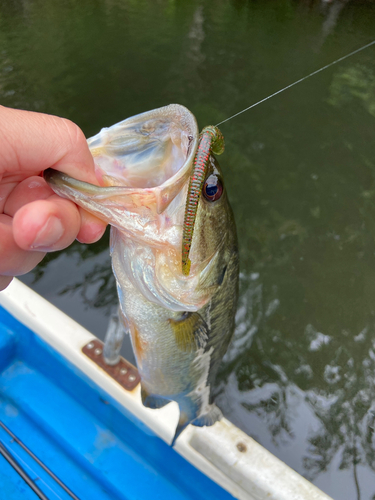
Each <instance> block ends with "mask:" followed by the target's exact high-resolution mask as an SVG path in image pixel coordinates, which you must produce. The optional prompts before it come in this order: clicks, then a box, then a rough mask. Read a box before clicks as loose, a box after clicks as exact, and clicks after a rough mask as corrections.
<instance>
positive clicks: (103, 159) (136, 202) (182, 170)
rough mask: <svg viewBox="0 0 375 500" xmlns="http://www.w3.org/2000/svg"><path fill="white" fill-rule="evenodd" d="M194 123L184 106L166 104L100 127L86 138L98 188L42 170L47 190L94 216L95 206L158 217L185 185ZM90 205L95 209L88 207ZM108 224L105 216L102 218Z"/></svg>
mask: <svg viewBox="0 0 375 500" xmlns="http://www.w3.org/2000/svg"><path fill="white" fill-rule="evenodd" d="M198 135H199V133H198V125H197V122H196V120H195V117H194V115H193V114H192V113H191V112H190V111H189V110H188V109H187V108H185V107H184V106H181V105H179V104H170V105H169V106H164V107H162V108H158V109H155V110H152V111H148V112H145V113H141V114H139V115H136V116H133V117H131V118H128V119H126V120H123V121H122V122H120V123H117V124H116V125H113V126H112V127H109V128H104V129H102V130H101V131H100V132H99V133H98V134H97V135H95V136H94V137H91V138H90V139H88V140H87V143H88V146H89V149H90V151H91V154H92V155H93V157H94V163H95V173H96V176H97V179H98V181H99V184H100V186H95V185H93V184H88V183H86V182H82V181H78V180H77V179H75V178H73V177H70V176H68V175H66V174H64V173H62V172H58V171H56V170H53V169H48V170H46V171H45V173H44V178H45V179H46V181H47V183H48V184H49V185H50V186H51V187H52V189H53V190H54V191H55V192H56V193H57V194H59V195H60V196H63V197H65V198H68V199H71V200H72V201H74V202H75V203H77V204H78V205H80V206H82V207H83V208H85V209H86V210H88V211H91V212H93V213H94V214H95V215H97V216H98V217H100V213H99V212H100V210H99V211H98V205H102V206H103V205H106V206H107V207H109V205H116V206H122V208H125V209H126V210H129V211H134V210H135V211H137V209H139V208H140V207H141V206H147V208H149V209H150V210H151V211H155V212H156V213H157V214H160V213H162V212H163V211H164V210H165V209H166V208H167V207H168V205H169V204H170V203H171V202H172V200H173V199H174V198H175V197H176V195H177V194H178V193H179V192H180V191H181V189H182V188H183V186H184V185H185V184H186V183H187V181H188V179H189V176H190V174H191V170H192V164H193V160H194V155H195V152H196V149H197V146H198ZM94 205H95V206H94ZM102 218H103V219H104V220H106V221H107V222H111V220H110V217H107V216H105V217H104V216H103V217H102Z"/></svg>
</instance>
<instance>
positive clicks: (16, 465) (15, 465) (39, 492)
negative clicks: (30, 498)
mask: <svg viewBox="0 0 375 500" xmlns="http://www.w3.org/2000/svg"><path fill="white" fill-rule="evenodd" d="M0 455H2V456H3V457H4V458H5V460H6V461H7V462H8V463H9V465H11V466H12V467H13V469H14V470H15V471H16V472H17V473H18V474H19V475H20V476H21V477H22V479H23V480H24V481H25V483H26V484H27V485H28V486H30V488H31V489H32V490H33V492H34V493H35V494H36V495H37V496H38V497H39V498H40V500H48V497H46V495H45V494H44V493H43V491H42V490H41V489H40V488H39V486H37V485H36V484H35V483H34V481H33V480H32V478H31V477H30V476H29V474H28V473H27V472H26V471H25V469H24V468H23V467H21V465H20V464H19V463H18V462H17V460H16V459H15V458H14V457H13V455H12V454H11V453H10V451H9V450H7V449H6V448H5V446H4V445H3V443H2V442H1V441H0Z"/></svg>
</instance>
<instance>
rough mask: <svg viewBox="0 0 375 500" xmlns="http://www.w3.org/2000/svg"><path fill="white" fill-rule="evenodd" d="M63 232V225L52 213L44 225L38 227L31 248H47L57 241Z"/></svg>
mask: <svg viewBox="0 0 375 500" xmlns="http://www.w3.org/2000/svg"><path fill="white" fill-rule="evenodd" d="M63 234H64V227H63V225H62V222H61V220H60V219H58V218H57V217H55V216H54V215H52V216H51V217H49V219H48V220H47V222H46V223H45V224H44V226H43V227H42V228H41V229H39V231H38V233H37V235H36V238H35V240H34V242H33V244H32V245H31V248H32V249H34V250H42V249H43V250H46V249H49V248H50V247H51V246H53V245H54V244H55V243H57V242H58V241H59V239H60V238H61V236H62V235H63Z"/></svg>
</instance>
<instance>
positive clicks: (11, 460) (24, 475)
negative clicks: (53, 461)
mask: <svg viewBox="0 0 375 500" xmlns="http://www.w3.org/2000/svg"><path fill="white" fill-rule="evenodd" d="M0 427H2V428H3V429H4V430H5V431H6V432H7V433H8V434H9V436H10V437H11V438H12V439H13V440H14V441H15V442H16V443H17V444H18V445H19V446H21V448H23V449H24V450H25V451H26V453H28V454H29V455H30V457H31V458H33V459H34V461H35V462H36V463H37V464H38V465H40V467H42V469H44V470H45V471H46V472H47V474H48V475H49V476H50V477H52V479H54V480H55V481H56V483H57V484H58V485H59V486H60V487H61V488H62V489H63V490H64V491H65V492H66V493H67V494H68V495H69V496H70V497H71V498H73V500H79V498H78V497H77V496H76V495H75V494H74V493H73V492H72V491H71V490H70V489H69V488H68V486H66V484H64V483H63V482H62V481H61V479H59V478H58V477H57V476H56V474H54V473H53V472H52V471H51V469H49V468H48V467H47V466H46V465H45V464H44V463H43V462H42V461H41V460H40V459H39V458H38V457H37V456H36V455H34V453H33V452H32V451H31V450H30V449H29V448H28V447H27V446H26V445H25V444H24V443H23V442H22V441H21V440H20V439H19V438H18V437H17V436H16V435H15V434H13V432H12V431H11V430H10V429H9V428H8V427H7V426H6V425H5V424H4V423H3V422H2V421H1V420H0ZM0 454H1V455H3V457H4V458H5V459H6V460H7V461H8V463H9V464H10V465H11V466H12V467H13V468H14V469H15V470H16V471H17V472H18V474H19V475H20V476H21V477H22V479H23V480H24V481H25V482H26V483H27V484H28V485H29V486H30V488H32V489H33V491H34V492H35V493H36V494H37V495H38V496H39V498H41V499H42V500H45V499H46V500H48V498H47V497H46V496H45V495H44V493H43V492H42V491H41V490H40V488H38V487H37V486H36V484H35V483H34V481H33V480H32V479H31V477H30V476H29V475H28V474H27V472H26V471H25V470H24V469H23V468H22V467H21V465H20V464H19V463H18V462H17V461H16V460H15V459H14V457H13V456H12V455H11V453H10V451H9V450H8V449H7V448H6V447H5V445H4V443H3V442H2V441H1V440H0ZM30 482H31V483H32V484H30ZM34 486H35V487H36V489H37V490H38V492H37V491H36V490H35V489H34Z"/></svg>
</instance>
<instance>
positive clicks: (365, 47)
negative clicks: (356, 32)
mask: <svg viewBox="0 0 375 500" xmlns="http://www.w3.org/2000/svg"><path fill="white" fill-rule="evenodd" d="M374 44H375V40H373V41H372V42H370V43H368V44H367V45H364V46H363V47H361V48H360V49H357V50H354V51H353V52H350V54H346V56H343V57H340V58H339V59H336V61H333V62H331V63H329V64H326V66H323V67H322V68H320V69H317V70H316V71H313V72H312V73H310V74H309V75H307V76H304V77H303V78H300V79H299V80H297V81H296V82H294V83H291V84H290V85H287V86H286V87H284V88H283V89H280V90H278V91H277V92H275V93H274V94H271V95H269V96H268V97H265V98H264V99H261V100H260V101H258V102H256V103H254V104H252V105H251V106H249V107H248V108H245V109H243V110H242V111H239V112H238V113H236V114H235V115H232V116H230V117H229V118H227V119H226V120H223V121H222V122H220V123H217V124H216V127H217V126H219V125H221V124H222V123H225V122H228V121H229V120H231V119H232V118H235V117H236V116H238V115H241V114H242V113H245V111H249V109H251V108H255V106H258V104H261V103H262V102H264V101H268V99H271V97H274V96H275V95H277V94H281V92H284V90H287V89H290V87H294V85H297V83H301V82H303V81H304V80H307V79H308V78H310V77H311V76H314V75H316V74H317V73H320V72H321V71H323V70H325V69H327V68H329V67H330V66H333V65H334V64H337V63H339V62H341V61H343V60H344V59H347V58H348V57H350V56H353V55H354V54H357V53H358V52H361V50H365V49H367V48H368V47H371V45H374Z"/></svg>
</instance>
